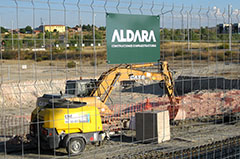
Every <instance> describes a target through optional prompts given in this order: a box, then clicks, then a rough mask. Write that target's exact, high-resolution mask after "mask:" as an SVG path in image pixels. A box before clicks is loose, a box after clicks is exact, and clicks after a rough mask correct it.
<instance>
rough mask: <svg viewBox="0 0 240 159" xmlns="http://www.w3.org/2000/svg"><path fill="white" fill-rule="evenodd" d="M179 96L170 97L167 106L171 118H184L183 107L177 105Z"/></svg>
mask: <svg viewBox="0 0 240 159" xmlns="http://www.w3.org/2000/svg"><path fill="white" fill-rule="evenodd" d="M180 100H181V98H179V97H175V100H174V101H172V99H170V103H171V105H170V106H168V108H167V109H168V111H169V116H170V119H171V120H184V119H186V111H185V109H184V108H183V107H182V106H181V105H179V101H180Z"/></svg>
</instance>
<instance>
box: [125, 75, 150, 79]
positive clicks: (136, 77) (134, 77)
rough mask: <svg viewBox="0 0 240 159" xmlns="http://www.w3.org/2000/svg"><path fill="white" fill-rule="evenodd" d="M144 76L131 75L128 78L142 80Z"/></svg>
mask: <svg viewBox="0 0 240 159" xmlns="http://www.w3.org/2000/svg"><path fill="white" fill-rule="evenodd" d="M145 78H146V77H145V76H144V75H136V76H134V75H131V76H129V79H131V80H144V79H145Z"/></svg>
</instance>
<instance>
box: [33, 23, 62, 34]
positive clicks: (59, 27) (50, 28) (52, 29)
mask: <svg viewBox="0 0 240 159" xmlns="http://www.w3.org/2000/svg"><path fill="white" fill-rule="evenodd" d="M36 30H41V31H42V32H43V31H49V32H55V31H57V32H59V33H64V32H65V31H66V27H65V25H41V26H39V28H37V29H36Z"/></svg>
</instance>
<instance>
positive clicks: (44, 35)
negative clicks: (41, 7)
mask: <svg viewBox="0 0 240 159" xmlns="http://www.w3.org/2000/svg"><path fill="white" fill-rule="evenodd" d="M41 26H42V28H43V29H42V31H43V47H44V48H45V29H44V24H43V20H42V18H41Z"/></svg>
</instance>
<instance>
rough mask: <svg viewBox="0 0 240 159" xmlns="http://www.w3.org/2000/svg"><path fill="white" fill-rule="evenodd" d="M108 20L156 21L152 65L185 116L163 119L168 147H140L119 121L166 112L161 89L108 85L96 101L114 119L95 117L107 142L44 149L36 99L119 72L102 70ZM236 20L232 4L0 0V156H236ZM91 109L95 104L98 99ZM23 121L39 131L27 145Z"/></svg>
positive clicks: (143, 83) (239, 56) (239, 28)
mask: <svg viewBox="0 0 240 159" xmlns="http://www.w3.org/2000/svg"><path fill="white" fill-rule="evenodd" d="M106 13H119V14H138V15H158V16H159V17H160V24H159V26H160V28H159V30H160V35H159V36H160V52H159V54H160V60H161V61H167V62H168V64H169V69H170V70H171V72H172V73H173V78H174V82H175V84H174V89H175V96H176V97H179V98H180V100H179V103H178V104H177V106H178V107H179V108H181V109H182V110H184V114H182V115H180V116H178V117H179V118H178V119H177V120H174V119H173V118H171V115H172V114H171V113H170V118H171V120H170V127H169V130H170V136H171V139H170V140H169V141H166V142H163V143H160V144H158V141H157V140H156V138H151V141H150V142H147V143H145V142H143V141H138V140H136V131H135V130H134V129H133V128H131V129H129V128H128V129H126V128H124V126H123V125H124V124H123V123H125V122H126V121H131V122H133V121H135V114H136V113H137V112H143V111H147V110H148V111H149V110H154V111H164V110H167V109H168V108H169V107H171V106H172V105H171V104H170V102H169V99H168V97H167V95H166V89H165V87H164V86H163V85H164V82H160V85H159V81H152V80H150V81H148V80H145V79H138V80H136V81H134V82H133V81H131V82H120V81H118V80H116V81H117V82H116V85H115V87H114V89H113V91H112V90H110V89H109V88H110V86H108V89H109V90H110V91H109V92H107V94H108V93H109V95H110V96H109V98H108V100H107V101H106V103H105V104H106V105H105V104H104V105H105V106H106V107H105V108H106V109H110V110H111V111H112V112H113V114H111V115H105V116H102V117H101V118H100V119H101V123H102V124H103V132H108V133H107V134H110V137H109V138H108V136H107V137H106V138H107V139H108V140H104V141H103V142H102V143H101V144H100V146H99V144H98V143H94V144H87V145H86V147H85V150H84V151H83V152H81V154H80V155H78V156H71V155H70V154H69V153H67V152H66V150H65V149H63V148H57V147H56V148H54V150H53V151H49V150H43V149H42V148H44V146H42V147H41V145H42V143H43V142H44V141H43V139H42V138H41V137H40V135H39V133H44V130H43V129H42V124H43V122H51V120H50V119H49V121H48V119H41V120H40V118H41V117H39V119H38V121H33V120H31V113H32V112H33V110H34V109H35V108H36V103H37V99H38V97H42V96H43V95H44V94H45V95H46V94H48V95H50V94H54V95H56V94H60V93H61V94H64V92H65V87H66V84H67V81H70V80H72V81H73V80H82V79H98V78H99V77H106V76H107V73H108V72H109V70H111V69H112V68H114V67H118V65H115V64H111V65H110V64H108V63H107V46H106V29H107V28H106ZM239 14H240V11H239V9H237V8H235V6H231V5H229V6H226V7H225V8H221V9H220V8H218V6H214V7H212V6H211V7H208V6H199V7H196V6H191V5H189V4H184V5H176V4H166V3H159V2H156V1H132V0H91V1H83V0H62V1H57V0H12V1H11V0H9V1H2V2H0V27H1V28H0V42H1V44H0V55H1V57H0V58H1V59H0V71H1V72H0V75H1V79H0V103H1V104H0V105H1V106H0V107H1V112H0V123H1V127H0V155H1V158H75V157H76V158H219V159H220V158H239V154H240V153H239V149H240V148H239V142H240V140H239V136H240V133H239V130H240V124H239V112H240V108H239V104H240V100H239V96H240V90H239V88H240V83H239V70H240V65H239V63H240V62H239V60H240V47H239V46H240V44H239V42H240V41H239V40H240V22H239ZM149 25H151V24H149ZM157 60H158V59H157ZM132 66H133V65H130V67H132ZM121 67H122V65H121ZM137 70H138V69H137ZM157 70H158V69H157V68H155V67H151V68H144V69H143V71H150V72H157ZM103 73H105V74H103ZM101 75H102V76H101ZM99 79H102V78H99ZM113 83H114V82H113ZM56 96H57V95H56ZM51 98H53V97H51ZM79 98H80V97H79ZM88 102H90V101H88ZM91 104H92V105H93V106H96V105H97V99H95V101H92V103H91ZM51 108H52V109H53V111H54V109H55V108H54V106H52V107H51ZM68 108H69V107H68ZM96 108H97V107H96ZM44 109H46V108H44ZM69 110H70V108H69V109H68V111H69ZM168 110H169V109H168ZM170 110H172V109H170ZM38 111H39V112H37V113H36V114H38V116H39V115H40V116H41V113H40V110H38ZM99 111H100V110H99ZM173 111H175V110H173ZM53 114H54V113H53ZM68 114H69V113H68ZM44 120H47V121H44ZM53 120H54V115H53ZM31 123H32V124H35V125H37V126H36V129H37V132H35V133H36V134H38V135H36V134H35V135H36V136H37V140H36V141H34V142H33V140H32V138H31V137H30V136H31V135H30V124H31ZM53 123H54V122H53ZM127 123H128V122H127ZM128 124H129V123H128ZM53 125H54V124H53ZM130 125H131V124H130ZM149 131H150V130H149ZM146 132H148V131H146ZM58 133H59V132H57V135H59V134H58ZM61 133H62V132H61ZM78 133H79V130H78ZM66 134H68V133H67V131H66ZM75 134H77V132H75ZM54 140H55V137H54Z"/></svg>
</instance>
